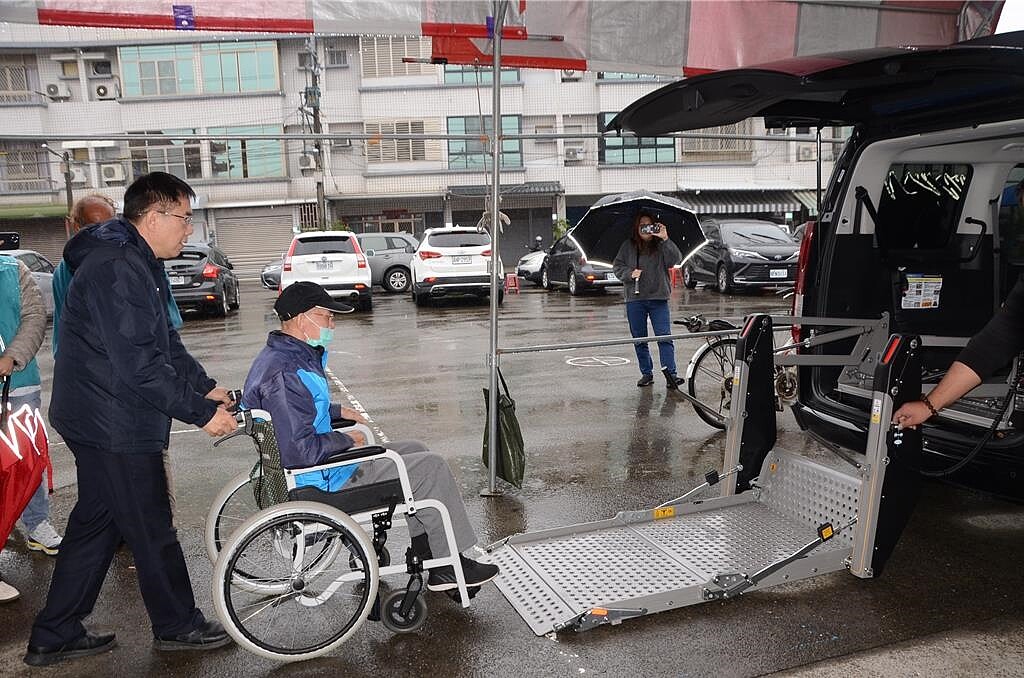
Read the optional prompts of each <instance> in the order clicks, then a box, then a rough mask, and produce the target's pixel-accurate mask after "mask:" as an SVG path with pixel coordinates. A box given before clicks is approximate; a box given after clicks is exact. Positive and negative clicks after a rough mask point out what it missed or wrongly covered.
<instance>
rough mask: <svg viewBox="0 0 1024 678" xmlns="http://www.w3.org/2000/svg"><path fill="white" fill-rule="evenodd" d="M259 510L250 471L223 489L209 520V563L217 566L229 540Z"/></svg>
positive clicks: (211, 507) (207, 549)
mask: <svg viewBox="0 0 1024 678" xmlns="http://www.w3.org/2000/svg"><path fill="white" fill-rule="evenodd" d="M259 510H260V507H259V506H258V505H257V504H256V498H255V496H254V494H253V491H252V485H251V484H250V482H249V471H243V472H241V473H239V474H238V475H237V476H235V477H234V478H232V479H231V482H229V483H228V484H227V485H225V486H224V487H222V488H221V490H220V492H218V493H217V496H216V497H214V499H213V503H212V504H211V505H210V512H209V513H208V514H207V516H206V529H205V531H204V541H205V542H206V554H207V555H208V556H209V557H210V562H214V563H215V562H217V556H218V555H220V551H221V548H223V546H224V542H226V541H227V540H228V537H230V536H231V535H232V534H233V533H234V532H235V530H237V529H238V526H239V525H241V524H242V523H244V522H245V521H246V520H248V519H249V518H251V517H252V516H254V515H256V514H257V513H258V512H259Z"/></svg>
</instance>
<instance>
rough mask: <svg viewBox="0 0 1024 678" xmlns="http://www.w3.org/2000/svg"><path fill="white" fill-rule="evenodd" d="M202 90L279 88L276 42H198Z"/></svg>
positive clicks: (253, 90)
mask: <svg viewBox="0 0 1024 678" xmlns="http://www.w3.org/2000/svg"><path fill="white" fill-rule="evenodd" d="M199 57H200V66H201V68H202V71H203V92H206V93H214V94H222V93H225V94H226V93H233V92H268V91H276V90H278V89H279V86H278V84H277V83H278V80H277V44H276V43H273V42H223V43H222V42H218V43H208V44H203V45H200V46H199Z"/></svg>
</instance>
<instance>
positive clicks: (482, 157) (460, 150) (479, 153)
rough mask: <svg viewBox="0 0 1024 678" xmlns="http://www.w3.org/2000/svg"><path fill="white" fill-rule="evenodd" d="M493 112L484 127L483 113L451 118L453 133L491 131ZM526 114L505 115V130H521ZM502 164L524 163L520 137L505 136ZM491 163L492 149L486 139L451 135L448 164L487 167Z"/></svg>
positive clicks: (478, 167) (450, 129) (479, 168)
mask: <svg viewBox="0 0 1024 678" xmlns="http://www.w3.org/2000/svg"><path fill="white" fill-rule="evenodd" d="M492 129H493V127H492V124H491V116H489V115H488V116H484V118H483V127H482V128H481V119H480V117H479V116H475V115H471V116H465V117H453V118H448V133H449V134H474V135H478V136H484V135H489V134H491V131H492ZM520 129H522V118H521V117H520V116H518V115H503V116H501V131H502V133H504V134H519V133H520ZM501 165H502V167H522V166H523V144H522V141H521V140H519V139H503V140H502V142H501ZM490 166H491V153H490V149H489V148H487V144H486V143H484V141H483V140H482V139H479V138H477V139H450V140H449V141H448V168H449V169H473V170H483V169H487V168H489V167H490Z"/></svg>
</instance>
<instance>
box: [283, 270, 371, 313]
mask: <svg viewBox="0 0 1024 678" xmlns="http://www.w3.org/2000/svg"><path fill="white" fill-rule="evenodd" d="M317 306H319V307H320V308H326V309H327V310H328V311H334V312H335V313H351V312H352V311H354V310H355V309H354V308H353V307H351V306H349V305H348V304H343V303H341V302H340V301H335V300H334V299H332V298H331V295H329V294H327V290H325V289H324V288H322V287H320V286H319V285H317V284H316V283H314V282H306V281H304V280H303V281H300V282H296V283H292V284H291V285H289V286H288V287H286V288H284V289H283V290H281V294H280V295H279V296H278V297H277V301H275V302H274V311H275V312H276V313H277V317H278V318H280V319H281V320H291V319H292V318H294V317H295V316H297V315H300V314H302V313H305V312H306V311H308V310H309V309H311V308H315V307H317Z"/></svg>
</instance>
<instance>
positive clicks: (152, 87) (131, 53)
mask: <svg viewBox="0 0 1024 678" xmlns="http://www.w3.org/2000/svg"><path fill="white" fill-rule="evenodd" d="M118 55H119V57H120V61H121V82H122V84H123V86H124V93H125V96H129V97H138V96H143V97H145V96H158V95H170V94H195V93H196V76H195V65H194V63H195V47H194V46H193V45H155V46H150V47H121V48H119V49H118Z"/></svg>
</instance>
